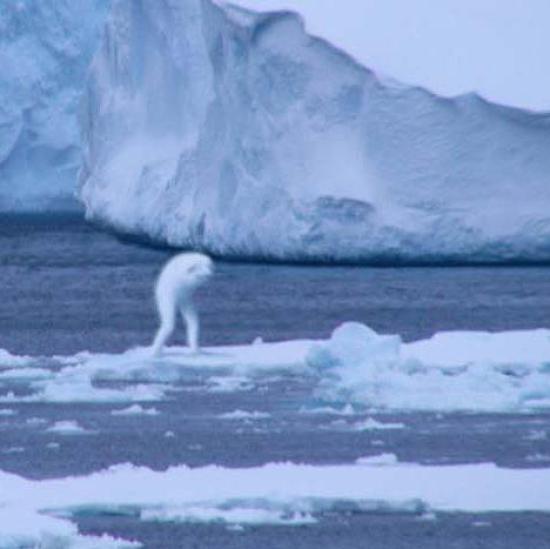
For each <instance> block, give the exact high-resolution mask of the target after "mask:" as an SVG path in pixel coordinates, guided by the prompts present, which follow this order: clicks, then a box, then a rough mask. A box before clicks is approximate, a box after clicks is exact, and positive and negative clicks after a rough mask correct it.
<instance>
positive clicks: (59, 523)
mask: <svg viewBox="0 0 550 549" xmlns="http://www.w3.org/2000/svg"><path fill="white" fill-rule="evenodd" d="M549 483H550V469H548V468H534V469H503V468H499V467H496V466H495V465H493V464H489V463H485V464H476V465H452V466H422V465H416V464H411V463H409V464H401V463H399V462H396V460H395V459H394V457H392V456H391V455H383V456H378V457H376V458H372V457H371V458H368V459H363V460H360V463H358V464H353V465H332V466H328V465H327V466H318V465H317V466H315V465H296V464H292V463H284V464H266V465H263V466H261V467H253V468H247V469H236V468H224V467H220V466H214V465H212V466H207V467H200V468H190V467H187V466H184V465H182V466H177V467H171V468H169V469H167V470H166V471H153V470H151V469H148V468H146V467H136V466H133V465H130V464H123V465H117V466H113V467H110V468H109V469H107V470H105V471H100V472H98V473H94V474H90V475H87V476H81V477H67V478H60V479H47V480H27V479H24V478H21V477H19V476H17V475H13V474H11V473H5V472H1V471H0V525H2V528H0V532H1V534H0V541H1V542H2V543H3V544H2V543H0V546H1V547H17V545H14V544H16V543H19V546H21V545H23V546H25V545H24V543H26V544H27V545H26V546H40V547H52V548H53V547H58V546H60V545H59V543H60V541H59V540H64V542H65V543H68V541H67V540H71V542H72V543H75V545H74V547H81V545H77V544H76V541H78V542H79V543H80V542H82V543H84V542H86V541H89V540H87V538H84V539H80V538H77V530H76V528H75V527H74V526H73V524H71V523H70V522H69V521H68V520H66V518H68V517H71V516H72V515H73V514H78V515H83V514H94V515H97V514H101V513H113V512H119V513H124V512H128V511H130V510H131V512H132V513H133V514H136V513H139V515H138V516H140V517H141V518H142V519H143V520H161V521H176V522H182V521H190V522H197V521H199V522H206V521H215V522H226V523H230V524H293V523H294V524H300V523H305V522H311V521H313V520H322V514H323V513H324V512H327V511H331V512H338V511H342V510H343V509H344V510H345V509H347V510H350V511H354V512H362V511H373V510H384V511H386V512H390V511H398V512H409V513H414V514H415V515H418V516H423V515H425V514H426V513H430V512H432V513H433V512H470V513H485V512H523V511H535V512H550V492H549V491H548V490H541V489H540V487H541V486H547V485H548V484H549ZM59 516H63V517H66V518H64V519H61V518H58V517H59ZM2 536H3V537H2ZM55 536H57V538H55ZM54 538H55V539H56V540H57V543H58V545H54V544H51V545H47V544H45V543H44V540H48V539H50V540H51V539H54ZM100 541H101V543H105V545H102V544H101V543H100ZM94 542H95V543H96V544H95V545H93V543H94ZM8 543H11V544H12V545H8ZM116 543H117V542H116V541H115V540H112V539H111V538H105V539H104V540H94V541H93V542H92V541H90V542H89V545H84V547H104V546H105V547H118V545H116ZM40 544H42V545H40ZM109 544H110V545H109ZM62 546H64V547H65V546H69V547H73V545H70V544H69V545H62Z"/></svg>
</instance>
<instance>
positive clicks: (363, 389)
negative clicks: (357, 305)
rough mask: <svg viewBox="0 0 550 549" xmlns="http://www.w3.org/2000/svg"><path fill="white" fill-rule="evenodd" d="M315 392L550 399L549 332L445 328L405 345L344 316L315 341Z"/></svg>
mask: <svg viewBox="0 0 550 549" xmlns="http://www.w3.org/2000/svg"><path fill="white" fill-rule="evenodd" d="M307 362H308V364H310V365H311V366H312V367H313V368H315V369H316V370H317V371H319V372H320V374H321V376H322V378H321V381H320V384H319V388H318V396H321V397H322V398H324V399H326V400H331V401H335V402H357V403H359V404H362V405H367V406H372V407H374V408H386V409H402V410H410V409H414V410H483V411H499V412H506V411H518V410H532V409H536V408H545V407H547V406H548V401H549V400H550V367H549V365H550V331H548V330H534V331H524V332H503V333H497V334H491V333H483V332H449V333H442V334H437V335H436V336H434V337H433V338H431V339H428V340H424V341H418V342H414V343H408V344H404V343H402V342H401V340H400V338H399V337H398V336H382V335H378V334H376V333H375V332H373V331H372V330H370V329H369V328H367V327H365V326H362V325H359V324H355V323H352V324H350V323H347V324H344V325H342V326H341V327H339V328H337V329H336V330H335V331H334V333H333V335H332V337H331V338H330V340H329V341H328V342H324V343H318V344H317V345H314V346H312V348H311V350H310V353H309V355H308V357H307Z"/></svg>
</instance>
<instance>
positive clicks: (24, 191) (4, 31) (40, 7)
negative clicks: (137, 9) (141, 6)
mask: <svg viewBox="0 0 550 549" xmlns="http://www.w3.org/2000/svg"><path fill="white" fill-rule="evenodd" d="M109 3H110V0H78V2H75V1H73V0H55V1H53V0H3V1H1V2H0V211H12V210H17V211H37V210H44V209H47V210H66V209H74V208H76V207H77V206H78V201H77V200H76V181H77V172H78V169H79V165H80V156H81V153H80V148H81V146H80V143H81V140H80V130H79V127H78V109H79V104H80V101H81V97H82V93H83V91H84V86H85V82H86V71H87V68H88V66H89V63H90V60H91V58H92V56H93V54H94V52H95V50H96V48H97V45H98V42H99V40H100V30H101V28H102V26H103V23H104V20H105V17H106V15H107V11H108V6H109Z"/></svg>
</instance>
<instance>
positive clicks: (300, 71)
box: [80, 0, 550, 347]
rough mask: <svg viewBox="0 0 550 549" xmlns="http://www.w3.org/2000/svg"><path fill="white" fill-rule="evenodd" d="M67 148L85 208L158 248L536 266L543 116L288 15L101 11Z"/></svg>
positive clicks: (544, 219) (154, 3) (544, 195)
mask: <svg viewBox="0 0 550 549" xmlns="http://www.w3.org/2000/svg"><path fill="white" fill-rule="evenodd" d="M356 3H357V4H360V2H356ZM340 11H342V10H340ZM344 11H345V10H344ZM523 11H525V10H523ZM331 23H332V22H331ZM346 32H347V31H346ZM364 34H369V32H368V31H366V32H365V33H364ZM541 59H542V57H541ZM508 68H509V67H508V65H507V72H509V71H508ZM453 72H454V71H453ZM516 80H517V79H516ZM84 140H85V145H84V161H83V168H82V170H81V172H80V173H81V183H82V189H81V198H82V200H83V202H84V204H85V207H86V212H87V215H88V216H89V217H90V218H92V219H96V220H99V221H101V222H103V223H106V224H109V225H110V226H112V227H114V228H115V229H118V230H121V231H124V232H130V233H134V234H138V235H145V236H147V237H149V238H152V239H154V240H157V241H162V242H166V243H169V244H172V245H177V246H181V247H186V248H193V249H201V250H205V251H209V252H212V253H215V254H216V255H220V256H226V257H239V258H242V257H248V258H253V259H257V258H269V259H275V260H285V261H296V260H300V261H307V260H313V261H322V262H337V261H371V262H380V261H384V262H396V261H400V262H411V261H414V262H433V261H438V262H443V263H448V262H457V261H470V262H475V263H477V262H483V261H485V262H487V261H491V262H510V261H520V260H521V261H548V260H550V245H549V242H550V213H549V210H548V207H547V204H548V203H549V202H550V185H549V174H550V156H549V155H548V150H549V148H550V124H549V118H548V115H545V114H537V113H533V112H527V111H522V110H520V109H512V108H506V107H501V106H497V105H494V104H492V103H490V102H488V101H485V100H483V99H482V98H480V97H479V96H477V95H476V94H466V95H464V96H460V97H456V98H452V99H446V98H443V97H440V96H437V95H434V94H432V93H429V92H428V91H426V90H423V89H420V88H418V87H414V86H408V85H405V84H399V83H396V82H395V81H391V80H388V79H384V78H380V77H379V75H377V74H375V73H373V72H372V71H371V70H369V69H368V68H367V67H365V66H363V65H361V64H360V63H358V62H357V61H356V60H354V59H353V58H351V57H350V56H349V55H348V54H347V53H346V52H344V51H342V50H339V49H337V48H336V47H334V46H333V45H332V44H331V43H329V42H327V41H325V40H320V39H318V38H316V37H313V36H311V35H310V34H308V33H307V32H306V30H305V28H304V21H303V20H302V19H301V18H300V17H299V16H298V15H297V14H294V13H291V12H277V13H252V12H246V11H244V10H238V9H234V8H229V7H227V6H225V5H215V4H213V3H212V2H211V1H210V0H187V1H186V2H179V3H173V2H167V1H159V0H143V1H142V2H140V3H139V5H137V4H136V3H135V2H132V1H130V0H122V1H120V2H117V3H116V5H115V7H114V10H113V13H112V17H111V18H110V20H109V23H108V25H107V27H106V32H105V34H104V37H103V42H102V46H101V48H100V50H99V51H98V54H97V56H96V57H95V59H94V61H93V64H92V67H91V71H90V78H89V82H88V85H87V92H86V108H85V117H84ZM128 196H131V200H128ZM250 219H254V224H253V225H251V224H250ZM282 228H283V229H284V230H282ZM258 346H259V347H261V344H260V345H258Z"/></svg>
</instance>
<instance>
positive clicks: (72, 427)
mask: <svg viewBox="0 0 550 549" xmlns="http://www.w3.org/2000/svg"><path fill="white" fill-rule="evenodd" d="M46 432H48V433H55V434H57V435H90V434H93V433H94V431H89V430H88V429H84V427H81V426H80V425H79V424H78V423H77V422H76V421H74V420H72V419H70V420H64V421H56V422H55V423H54V424H53V425H52V426H51V427H48V428H47V429H46Z"/></svg>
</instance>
